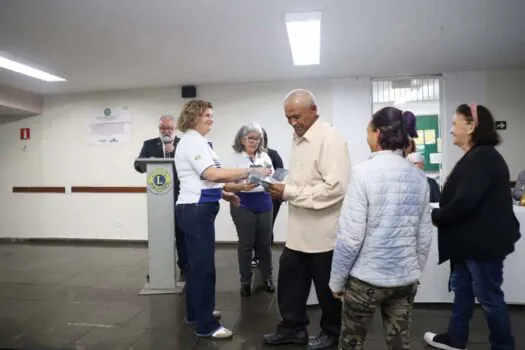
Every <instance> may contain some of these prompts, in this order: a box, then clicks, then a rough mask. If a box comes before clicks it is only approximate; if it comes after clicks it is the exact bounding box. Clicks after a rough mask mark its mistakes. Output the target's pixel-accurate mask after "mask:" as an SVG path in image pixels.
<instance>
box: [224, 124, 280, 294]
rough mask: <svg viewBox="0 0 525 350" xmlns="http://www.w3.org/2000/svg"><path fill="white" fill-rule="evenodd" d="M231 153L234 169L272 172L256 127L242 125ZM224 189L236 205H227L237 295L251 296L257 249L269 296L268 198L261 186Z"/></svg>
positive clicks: (239, 185)
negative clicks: (238, 282)
mask: <svg viewBox="0 0 525 350" xmlns="http://www.w3.org/2000/svg"><path fill="white" fill-rule="evenodd" d="M232 147H233V149H234V151H235V154H234V155H233V157H232V160H231V162H230V165H231V166H232V167H236V168H242V169H245V168H267V169H271V171H272V172H273V166H272V160H271V159H270V157H269V156H268V154H267V153H266V150H265V149H264V142H263V131H262V128H261V126H260V125H259V124H255V123H249V124H246V125H243V126H242V127H241V128H240V129H239V131H238V132H237V134H236V135H235V140H234V142H233V146H232ZM224 189H225V190H226V191H229V192H235V193H237V196H238V197H239V199H240V206H238V207H236V206H234V205H231V206H230V213H231V216H232V219H233V222H234V224H235V227H236V228H237V236H238V237H239V243H238V249H237V257H238V261H239V272H240V275H241V296H243V297H249V296H250V295H251V282H252V252H253V249H254V247H256V249H257V256H258V257H259V268H260V270H261V274H262V277H263V280H264V284H265V288H266V291H267V292H269V293H273V292H274V291H275V286H274V284H273V277H272V250H271V249H272V248H271V244H272V217H273V207H272V199H271V197H270V195H269V194H268V193H267V192H266V191H265V190H264V188H263V187H262V186H261V185H258V186H252V187H251V188H246V181H244V180H242V181H241V182H240V183H227V184H226V185H225V186H224Z"/></svg>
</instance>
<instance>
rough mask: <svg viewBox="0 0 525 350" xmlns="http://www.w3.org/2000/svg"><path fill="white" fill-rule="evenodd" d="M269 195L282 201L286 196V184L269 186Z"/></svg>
mask: <svg viewBox="0 0 525 350" xmlns="http://www.w3.org/2000/svg"><path fill="white" fill-rule="evenodd" d="M268 193H270V196H272V198H273V199H278V200H282V199H283V195H284V184H270V185H269V186H268Z"/></svg>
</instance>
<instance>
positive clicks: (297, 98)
mask: <svg viewBox="0 0 525 350" xmlns="http://www.w3.org/2000/svg"><path fill="white" fill-rule="evenodd" d="M288 103H294V104H299V105H301V106H305V107H312V106H315V105H316V102H315V96H314V94H312V93H311V92H310V91H308V90H305V89H295V90H292V91H290V92H289V93H288V95H286V97H285V98H284V104H285V105H286V104H288Z"/></svg>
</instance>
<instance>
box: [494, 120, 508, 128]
mask: <svg viewBox="0 0 525 350" xmlns="http://www.w3.org/2000/svg"><path fill="white" fill-rule="evenodd" d="M496 130H507V122H506V121H504V120H498V121H496Z"/></svg>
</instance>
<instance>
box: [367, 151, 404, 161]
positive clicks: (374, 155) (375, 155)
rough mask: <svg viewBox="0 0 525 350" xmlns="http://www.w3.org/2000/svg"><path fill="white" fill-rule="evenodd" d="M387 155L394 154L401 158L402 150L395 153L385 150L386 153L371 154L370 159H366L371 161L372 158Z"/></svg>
mask: <svg viewBox="0 0 525 350" xmlns="http://www.w3.org/2000/svg"><path fill="white" fill-rule="evenodd" d="M387 154H396V155H398V156H400V157H403V150H396V151H390V150H386V151H377V152H372V154H371V155H370V157H369V158H368V159H372V158H374V157H378V156H384V155H387Z"/></svg>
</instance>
